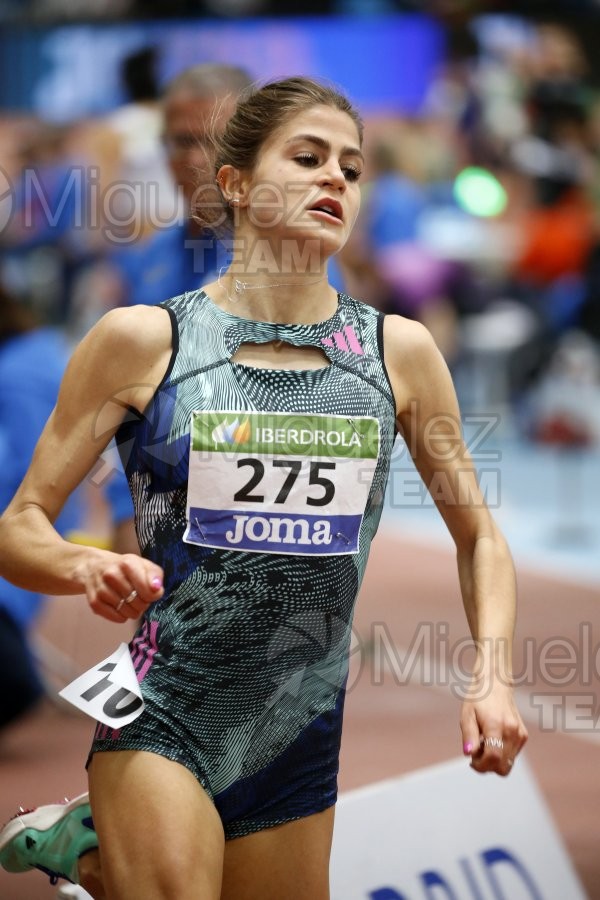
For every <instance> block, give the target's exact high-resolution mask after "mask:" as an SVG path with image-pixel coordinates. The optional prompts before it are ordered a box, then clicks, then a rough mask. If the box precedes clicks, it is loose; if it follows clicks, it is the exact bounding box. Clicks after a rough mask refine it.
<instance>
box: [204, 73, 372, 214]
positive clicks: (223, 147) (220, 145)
mask: <svg viewBox="0 0 600 900" xmlns="http://www.w3.org/2000/svg"><path fill="white" fill-rule="evenodd" d="M313 106H330V107H332V108H333V109H339V110H340V111H341V112H345V113H347V114H348V115H349V116H350V118H351V119H352V121H353V122H354V124H355V125H356V128H357V131H358V136H359V141H360V143H361V144H362V139H363V130H364V125H363V121H362V119H361V117H360V115H359V113H358V112H357V110H356V109H355V108H354V106H353V105H352V104H351V103H350V101H349V100H348V99H347V97H345V96H344V95H343V94H342V93H340V92H339V91H338V90H336V89H335V88H334V87H329V86H328V85H325V84H323V83H321V82H319V81H315V80H314V79H312V78H305V77H302V76H297V77H295V78H285V79H283V80H281V81H270V82H267V84H264V85H263V86H262V87H257V88H252V89H251V90H249V91H246V92H242V95H241V96H240V100H239V102H238V105H237V107H236V110H235V112H234V114H233V115H232V117H231V118H230V120H229V122H228V123H227V125H226V126H225V130H224V132H223V134H222V135H218V134H215V135H213V140H212V143H213V147H214V170H215V175H216V173H217V172H218V171H219V169H220V168H221V166H225V165H230V166H233V167H234V168H236V169H246V170H249V171H252V169H253V168H254V167H255V166H256V163H257V160H258V156H259V154H260V150H261V148H262V146H263V145H264V143H265V142H266V141H267V140H268V138H270V137H271V135H272V134H273V133H274V132H275V131H277V129H278V128H281V127H282V126H283V125H285V124H286V123H287V122H288V121H289V120H290V119H291V118H292V117H293V116H294V115H297V114H298V113H300V112H303V111H305V110H307V109H311V108H312V107H313ZM215 184H216V182H215ZM212 196H213V195H212V193H211V198H212ZM217 196H218V198H219V200H221V201H222V203H223V207H222V209H221V210H219V209H215V206H214V203H212V202H211V203H209V204H207V206H203V205H202V201H201V200H200V205H199V206H198V208H197V209H196V210H195V218H196V219H197V221H198V222H199V223H200V224H201V225H204V226H205V227H208V228H212V229H213V230H218V228H216V227H215V226H216V222H217V219H218V220H219V223H220V224H221V226H222V223H223V219H224V218H227V220H228V223H229V224H231V222H232V221H233V216H232V211H231V210H230V209H229V207H227V206H226V204H225V201H224V200H223V198H222V196H221V192H220V191H219V190H218V189H217ZM223 211H225V216H224V215H223Z"/></svg>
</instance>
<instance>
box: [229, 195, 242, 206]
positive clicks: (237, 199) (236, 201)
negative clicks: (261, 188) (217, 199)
mask: <svg viewBox="0 0 600 900" xmlns="http://www.w3.org/2000/svg"><path fill="white" fill-rule="evenodd" d="M229 202H230V203H231V204H235V205H236V206H237V204H238V203H239V202H240V198H239V197H232V198H231V200H230V201H229Z"/></svg>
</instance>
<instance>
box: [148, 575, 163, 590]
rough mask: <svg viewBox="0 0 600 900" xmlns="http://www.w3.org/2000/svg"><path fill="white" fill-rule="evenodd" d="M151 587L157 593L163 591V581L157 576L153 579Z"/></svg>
mask: <svg viewBox="0 0 600 900" xmlns="http://www.w3.org/2000/svg"><path fill="white" fill-rule="evenodd" d="M150 587H151V588H153V589H154V590H155V591H159V590H160V589H161V587H162V581H161V580H160V578H159V577H158V576H156V577H155V578H153V579H152V581H151V582H150Z"/></svg>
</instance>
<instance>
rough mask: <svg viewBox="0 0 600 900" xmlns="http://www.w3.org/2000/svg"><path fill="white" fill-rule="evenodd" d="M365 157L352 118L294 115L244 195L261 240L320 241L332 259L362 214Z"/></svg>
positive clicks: (323, 111)
mask: <svg viewBox="0 0 600 900" xmlns="http://www.w3.org/2000/svg"><path fill="white" fill-rule="evenodd" d="M362 166H363V158H362V153H361V151H360V142H359V136H358V131H357V128H356V125H355V123H354V121H353V120H352V119H351V117H350V116H349V115H348V114H347V113H345V112H342V111H341V110H338V109H335V108H333V107H330V106H325V105H318V106H314V107H312V108H311V109H308V110H306V111H304V112H302V113H299V114H298V115H295V116H294V117H293V118H292V119H291V120H290V121H289V122H287V123H286V124H284V125H283V126H282V127H281V128H278V129H277V131H276V132H274V134H272V135H271V136H270V138H268V140H267V141H266V142H265V144H264V145H263V147H262V149H261V152H260V157H259V161H258V163H257V165H256V167H255V169H254V171H253V172H252V174H251V176H250V180H249V186H248V190H247V193H246V198H247V204H248V205H247V207H246V213H247V218H248V221H249V222H250V224H251V226H252V227H253V229H254V230H255V231H256V233H257V237H265V238H272V237H278V238H281V239H291V240H295V241H297V242H298V243H300V244H301V243H302V242H305V241H310V240H313V241H316V242H318V244H319V247H320V252H321V253H322V254H323V255H324V256H330V255H331V254H332V253H336V252H337V251H338V250H340V249H341V248H342V247H343V245H344V244H345V242H346V240H347V239H348V237H349V235H350V232H351V231H352V227H353V225H354V222H355V220H356V217H357V215H358V210H359V206H360V191H359V185H358V179H359V177H360V174H361V172H362Z"/></svg>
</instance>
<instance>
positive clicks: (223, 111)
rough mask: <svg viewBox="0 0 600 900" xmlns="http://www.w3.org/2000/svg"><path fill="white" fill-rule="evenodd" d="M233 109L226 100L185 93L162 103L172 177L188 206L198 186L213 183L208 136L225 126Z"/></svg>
mask: <svg viewBox="0 0 600 900" xmlns="http://www.w3.org/2000/svg"><path fill="white" fill-rule="evenodd" d="M234 109H235V100H233V99H232V98H230V97H226V98H223V97H218V98H216V99H213V98H208V97H198V96H194V95H193V94H191V93H188V92H182V93H178V94H174V95H173V96H172V97H169V98H167V100H166V101H165V106H164V135H163V138H164V144H165V148H166V151H167V157H168V161H169V166H170V169H171V172H172V175H173V178H174V179H175V182H176V184H177V185H178V187H180V188H181V189H182V191H183V195H184V197H185V199H186V201H187V203H188V204H189V203H190V201H191V199H192V197H193V195H194V192H195V191H196V190H197V189H198V187H199V185H201V184H202V183H208V184H212V182H213V180H214V176H213V171H212V161H211V153H210V149H211V148H210V141H209V135H210V134H211V132H212V131H216V132H217V133H218V132H219V131H220V130H222V129H223V128H224V127H225V125H226V123H227V120H228V119H229V117H230V116H231V114H232V112H233V110H234Z"/></svg>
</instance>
